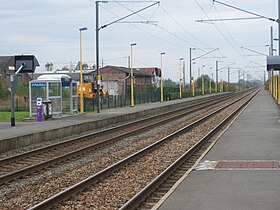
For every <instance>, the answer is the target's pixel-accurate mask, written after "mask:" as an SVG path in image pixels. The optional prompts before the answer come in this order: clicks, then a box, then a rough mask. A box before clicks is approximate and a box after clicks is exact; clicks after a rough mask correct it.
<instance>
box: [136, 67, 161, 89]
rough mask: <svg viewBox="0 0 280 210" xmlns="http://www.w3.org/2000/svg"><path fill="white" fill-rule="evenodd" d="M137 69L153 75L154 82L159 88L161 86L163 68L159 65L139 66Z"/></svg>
mask: <svg viewBox="0 0 280 210" xmlns="http://www.w3.org/2000/svg"><path fill="white" fill-rule="evenodd" d="M136 70H139V71H142V72H146V73H148V74H150V75H151V76H152V84H153V85H154V86H155V87H157V88H159V86H160V76H161V70H160V69H159V68H157V67H150V68H137V69H136Z"/></svg>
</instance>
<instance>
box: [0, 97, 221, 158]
mask: <svg viewBox="0 0 280 210" xmlns="http://www.w3.org/2000/svg"><path fill="white" fill-rule="evenodd" d="M214 95H215V94H211V95H205V96H197V97H194V98H183V99H179V100H172V101H165V102H163V103H160V102H156V103H148V104H141V105H135V106H134V107H122V108H116V109H109V110H101V112H100V113H86V114H76V115H68V116H67V115H62V116H55V117H54V119H49V120H46V121H42V122H36V121H35V122H21V123H19V122H17V123H16V125H15V127H11V124H10V123H0V153H1V152H6V151H9V150H13V149H16V148H19V147H22V146H26V145H30V144H34V143H40V142H44V141H49V140H54V139H61V138H66V137H69V136H71V135H75V134H80V133H84V132H94V131H95V130H97V129H102V128H104V127H109V126H113V125H117V124H119V123H124V122H129V121H133V120H136V119H138V118H142V117H148V116H150V115H155V114H160V113H161V112H166V111H169V110H172V109H177V108H180V107H183V106H184V105H185V104H186V103H188V102H189V101H192V100H196V99H200V98H202V97H210V96H214Z"/></svg>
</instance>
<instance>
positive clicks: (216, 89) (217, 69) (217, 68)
mask: <svg viewBox="0 0 280 210" xmlns="http://www.w3.org/2000/svg"><path fill="white" fill-rule="evenodd" d="M218 63H219V62H218V61H216V86H215V92H216V93H217V92H218V79H219V78H218V71H219V66H218V65H219V64H218Z"/></svg>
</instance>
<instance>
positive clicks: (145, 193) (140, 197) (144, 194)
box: [119, 89, 260, 210]
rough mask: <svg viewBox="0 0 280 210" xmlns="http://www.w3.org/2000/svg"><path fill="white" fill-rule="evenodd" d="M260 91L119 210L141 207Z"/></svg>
mask: <svg viewBox="0 0 280 210" xmlns="http://www.w3.org/2000/svg"><path fill="white" fill-rule="evenodd" d="M259 91H260V89H259V90H258V91H256V92H255V93H254V95H253V96H251V97H250V99H249V100H248V101H246V102H245V103H243V104H242V105H241V106H239V107H238V108H237V109H236V110H234V111H233V112H232V113H231V114H230V115H229V116H227V117H226V118H225V119H224V120H223V121H222V122H220V123H219V124H218V125H216V126H215V127H214V128H213V129H212V130H211V131H209V132H208V133H207V134H206V135H205V136H204V137H202V138H201V139H200V140H199V141H198V142H197V143H196V144H195V145H193V146H192V147H191V148H190V149H189V150H188V151H186V152H185V153H184V154H183V155H182V156H181V157H179V158H178V159H177V160H176V161H175V162H174V163H173V164H171V165H170V166H169V167H168V168H166V169H165V170H164V171H163V172H162V173H161V174H160V175H159V176H157V177H156V178H155V179H154V180H153V181H151V182H150V183H149V184H148V185H147V186H146V187H145V188H143V189H142V190H141V191H140V192H138V193H137V194H136V195H135V196H133V197H132V198H131V199H130V200H129V201H127V202H126V203H125V204H124V205H123V206H122V207H121V208H119V210H132V209H136V208H137V207H139V205H140V204H141V203H142V202H143V201H145V200H146V199H147V198H148V197H149V195H151V193H153V192H154V191H155V190H156V189H157V188H159V186H160V185H161V184H162V183H163V182H164V181H165V180H167V179H168V178H169V177H170V176H171V175H172V174H173V173H174V172H175V171H176V170H177V169H178V168H179V167H180V166H181V165H182V164H183V163H184V162H186V161H187V160H188V159H190V157H191V156H193V155H194V154H195V152H196V151H197V150H198V149H199V148H201V147H202V146H203V145H204V144H205V143H206V142H207V141H208V140H209V139H210V138H211V137H213V136H214V135H215V134H216V133H217V132H219V130H220V129H221V128H222V127H223V126H224V125H225V124H226V123H228V122H229V121H230V120H231V119H232V118H233V117H234V116H235V115H236V114H237V113H238V112H240V111H241V110H242V109H243V108H244V107H245V106H246V105H247V104H248V103H249V102H250V101H251V100H252V99H253V98H254V97H255V96H256V95H257V94H258V92H259Z"/></svg>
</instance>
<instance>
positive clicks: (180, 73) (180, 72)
mask: <svg viewBox="0 0 280 210" xmlns="http://www.w3.org/2000/svg"><path fill="white" fill-rule="evenodd" d="M182 60H184V58H180V59H179V76H180V84H179V86H180V97H179V98H180V99H181V98H182V69H181V61H182Z"/></svg>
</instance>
